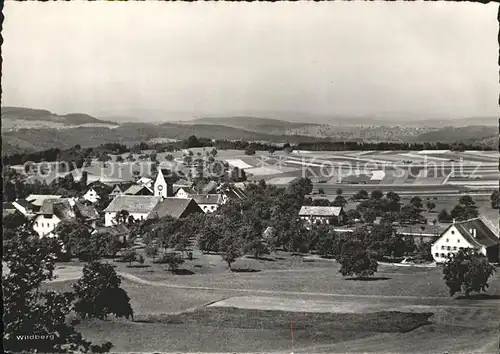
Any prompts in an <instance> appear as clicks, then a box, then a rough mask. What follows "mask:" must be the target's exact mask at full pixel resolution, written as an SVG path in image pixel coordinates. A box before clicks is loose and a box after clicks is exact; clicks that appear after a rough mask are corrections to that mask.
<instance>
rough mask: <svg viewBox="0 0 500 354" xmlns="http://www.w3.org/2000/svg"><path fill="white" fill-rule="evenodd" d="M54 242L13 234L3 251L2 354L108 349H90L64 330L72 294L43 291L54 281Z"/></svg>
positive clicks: (108, 346)
mask: <svg viewBox="0 0 500 354" xmlns="http://www.w3.org/2000/svg"><path fill="white" fill-rule="evenodd" d="M58 248H59V246H58V245H57V241H56V240H55V239H50V238H43V239H40V238H39V237H38V235H36V234H34V233H33V231H31V230H30V229H29V228H23V229H22V230H19V232H18V233H17V234H16V236H15V238H13V239H12V240H9V241H7V242H5V241H4V245H3V254H4V257H3V261H4V262H5V263H6V266H7V267H6V268H7V269H8V272H7V273H6V274H2V285H3V309H4V310H3V324H4V327H3V328H4V337H3V346H4V350H5V351H6V352H7V353H21V352H22V353H34V352H40V353H74V352H80V353H81V352H84V353H87V352H101V353H102V352H108V351H109V350H110V349H111V348H112V344H111V343H109V342H107V343H104V344H103V345H101V346H97V345H92V343H91V342H89V341H87V340H85V339H84V338H83V336H82V334H81V333H79V332H78V331H76V330H75V328H74V327H73V326H72V325H71V324H70V321H69V314H70V313H71V312H72V310H73V300H74V294H73V293H70V292H65V293H58V292H56V291H43V290H42V289H41V286H42V283H43V282H45V281H48V280H52V279H54V273H53V272H54V267H55V258H56V256H55V254H56V252H57V249H58ZM21 334H39V335H50V336H54V338H53V339H51V340H41V341H29V340H19V339H18V338H17V336H19V335H21Z"/></svg>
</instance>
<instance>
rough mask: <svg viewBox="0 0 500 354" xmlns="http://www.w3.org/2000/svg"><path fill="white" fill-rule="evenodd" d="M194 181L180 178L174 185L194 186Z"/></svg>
mask: <svg viewBox="0 0 500 354" xmlns="http://www.w3.org/2000/svg"><path fill="white" fill-rule="evenodd" d="M192 186H193V182H190V181H188V180H185V179H179V180H177V181H176V182H175V183H174V187H192Z"/></svg>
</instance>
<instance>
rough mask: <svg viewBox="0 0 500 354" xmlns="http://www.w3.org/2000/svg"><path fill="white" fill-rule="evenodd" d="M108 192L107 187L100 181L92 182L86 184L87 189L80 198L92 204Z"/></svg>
mask: <svg viewBox="0 0 500 354" xmlns="http://www.w3.org/2000/svg"><path fill="white" fill-rule="evenodd" d="M108 192H109V187H107V186H105V185H104V184H103V183H101V182H94V183H91V184H90V185H89V186H88V188H87V191H86V192H85V194H84V195H83V196H82V198H83V199H85V200H87V201H89V202H91V203H92V204H94V203H97V202H98V201H99V200H100V199H102V198H103V197H104V196H105V195H106V194H107V193H108Z"/></svg>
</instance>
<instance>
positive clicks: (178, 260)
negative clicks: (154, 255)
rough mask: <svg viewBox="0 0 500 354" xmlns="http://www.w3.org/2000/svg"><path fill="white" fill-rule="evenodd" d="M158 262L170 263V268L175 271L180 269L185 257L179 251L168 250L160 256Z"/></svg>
mask: <svg viewBox="0 0 500 354" xmlns="http://www.w3.org/2000/svg"><path fill="white" fill-rule="evenodd" d="M157 263H166V264H168V270H169V271H170V272H172V273H175V272H176V271H177V270H178V269H179V266H180V265H181V264H182V263H184V259H182V256H181V255H180V254H178V253H175V252H166V253H164V254H162V255H161V256H160V258H159V259H158V261H157Z"/></svg>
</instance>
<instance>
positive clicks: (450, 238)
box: [431, 218, 500, 263]
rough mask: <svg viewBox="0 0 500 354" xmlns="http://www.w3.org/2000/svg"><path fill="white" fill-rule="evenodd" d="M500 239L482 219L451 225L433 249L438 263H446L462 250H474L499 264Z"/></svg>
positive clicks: (433, 245)
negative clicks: (450, 255) (453, 254)
mask: <svg viewBox="0 0 500 354" xmlns="http://www.w3.org/2000/svg"><path fill="white" fill-rule="evenodd" d="M499 244H500V241H499V238H498V236H497V235H495V234H494V233H493V231H492V230H491V229H490V228H489V227H488V226H487V225H486V224H485V223H484V222H483V220H481V219H480V218H476V219H471V220H467V221H462V222H456V223H454V224H452V225H450V226H449V227H448V228H447V229H446V230H445V231H444V232H443V233H442V234H441V237H439V238H438V239H437V240H436V241H435V242H434V243H433V244H432V247H431V252H432V256H433V257H434V260H435V261H436V263H442V262H444V261H446V259H447V257H448V255H449V254H452V253H456V252H458V250H459V249H461V248H474V249H476V250H478V251H479V252H481V253H482V254H484V255H485V256H486V257H488V260H489V261H490V262H498V258H499V254H498V253H499Z"/></svg>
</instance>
